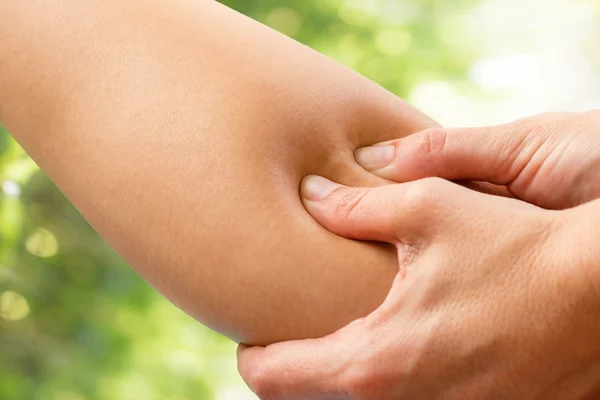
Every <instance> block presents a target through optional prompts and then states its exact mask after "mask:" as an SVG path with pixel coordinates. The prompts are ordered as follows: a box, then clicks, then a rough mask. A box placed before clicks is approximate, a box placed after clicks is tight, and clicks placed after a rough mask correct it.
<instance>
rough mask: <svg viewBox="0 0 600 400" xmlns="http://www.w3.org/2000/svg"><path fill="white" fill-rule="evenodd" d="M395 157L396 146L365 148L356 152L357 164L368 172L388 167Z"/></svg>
mask: <svg viewBox="0 0 600 400" xmlns="http://www.w3.org/2000/svg"><path fill="white" fill-rule="evenodd" d="M395 156H396V146H394V145H387V146H369V147H363V148H361V149H357V150H356V151H355V152H354V158H355V159H356V162H357V163H358V164H359V165H360V166H361V167H363V168H364V169H366V170H367V171H373V170H376V169H381V168H383V167H387V166H388V165H390V163H391V162H392V160H394V157H395Z"/></svg>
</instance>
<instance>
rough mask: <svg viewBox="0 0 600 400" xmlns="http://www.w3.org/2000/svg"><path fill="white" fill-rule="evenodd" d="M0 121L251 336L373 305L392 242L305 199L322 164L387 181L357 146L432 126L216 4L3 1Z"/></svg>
mask: <svg viewBox="0 0 600 400" xmlns="http://www.w3.org/2000/svg"><path fill="white" fill-rule="evenodd" d="M0 14H1V15H3V18H2V21H0V93H1V94H2V102H1V104H0V119H1V120H2V122H3V123H5V124H6V126H7V127H8V128H9V130H10V131H11V132H12V133H13V134H14V135H15V137H16V138H17V140H18V141H19V142H20V143H21V144H22V145H23V146H24V147H25V149H26V150H27V151H28V152H29V153H30V154H31V155H32V157H33V158H34V159H35V160H36V162H38V164H39V165H40V166H41V167H42V168H43V169H44V170H45V171H46V172H47V173H48V175H49V176H50V177H51V178H52V179H53V180H54V181H55V182H56V183H57V185H58V186H59V187H60V188H61V190H63V192H64V193H65V194H66V195H67V196H68V197H69V199H70V200H72V201H73V203H74V204H75V205H76V206H77V207H78V208H79V210H80V211H81V212H82V214H83V215H84V217H86V219H88V220H89V221H90V222H91V223H92V225H93V226H94V227H95V228H96V229H97V230H98V231H99V232H100V234H102V235H103V237H105V238H106V239H107V240H108V242H109V243H110V244H111V245H112V246H113V247H115V248H116V249H117V250H118V251H119V252H120V253H121V254H122V255H123V256H124V258H125V259H126V260H127V261H128V262H129V263H131V264H132V266H134V267H135V268H136V269H137V270H138V271H140V273H141V274H142V275H143V276H144V277H145V278H146V279H147V280H148V281H149V282H151V283H152V284H153V285H154V286H155V287H157V288H158V289H159V290H160V291H161V292H163V293H164V294H165V295H166V296H167V297H169V298H170V299H171V300H173V301H174V302H175V303H176V304H178V305H179V306H181V307H182V308H183V309H185V310H186V311H188V312H189V313H191V314H192V315H193V316H195V317H196V318H198V319H199V320H201V321H203V322H205V323H206V324H208V325H209V326H211V327H214V328H215V329H218V330H219V331H221V332H224V333H226V334H228V335H229V336H231V337H233V338H235V339H238V340H243V341H249V342H253V343H268V342H272V341H276V340H281V339H288V338H293V337H306V336H316V335H321V334H324V333H327V332H331V331H332V330H335V329H337V328H338V327H340V326H341V325H343V324H344V323H346V322H348V321H349V320H351V319H353V318H356V317H358V316H361V315H364V314H365V313H366V312H368V311H370V310H372V309H373V308H374V307H375V306H376V305H377V304H378V303H379V302H380V301H381V300H382V299H383V297H384V296H385V293H386V291H387V289H388V288H389V284H390V283H391V279H392V277H393V275H394V273H395V268H396V265H395V261H394V254H393V252H390V251H388V250H385V249H383V248H380V247H377V246H374V245H370V244H360V243H356V242H352V241H348V240H345V239H341V238H338V237H336V236H334V235H332V234H330V233H329V232H326V231H325V230H324V229H323V228H321V227H320V226H319V225H318V224H316V223H315V222H314V221H313V220H312V219H311V218H310V217H309V216H308V215H307V214H306V213H305V211H304V209H303V208H302V205H301V203H300V201H299V199H298V193H297V192H298V184H299V182H300V180H301V178H302V177H303V176H304V175H306V174H308V173H320V174H322V175H326V176H330V177H331V178H333V179H337V180H338V181H342V182H344V183H347V184H364V185H376V184H382V183H384V181H382V180H380V179H378V178H375V177H373V176H371V175H370V174H368V173H366V172H365V171H363V170H362V169H361V168H360V167H358V166H357V165H356V164H355V163H354V160H353V157H352V151H353V150H354V149H355V148H356V147H357V146H361V145H365V144H370V143H374V142H377V141H381V140H386V139H390V138H392V137H397V136H401V135H406V134H408V133H410V132H414V131H417V130H420V129H423V128H427V127H429V126H432V125H434V123H433V122H432V121H431V120H429V119H428V118H426V117H424V116H423V115H422V114H420V113H418V112H416V111H415V110H413V109H411V108H410V107H408V106H407V105H406V104H405V103H403V102H402V101H401V100H399V99H398V98H396V97H395V96H393V95H391V94H390V93H388V92H386V91H384V90H383V89H381V88H379V87H378V86H377V85H375V84H373V83H372V82H369V81H368V80H366V79H364V78H362V77H360V76H359V75H357V74H355V73H354V72H352V71H350V70H348V69H346V68H344V67H342V66H340V65H338V64H336V63H334V62H332V61H330V60H328V59H326V58H325V57H323V56H321V55H319V54H317V53H315V52H313V51H312V50H310V49H308V48H306V47H304V46H302V45H300V44H298V43H295V42H293V41H291V40H290V39H288V38H285V37H283V36H282V35H279V34H277V33H276V32H273V31H272V30H270V29H268V28H266V27H264V26H261V25H260V24H258V23H256V22H254V21H251V20H249V19H247V18H245V17H242V16H241V15H239V14H237V13H235V12H233V11H231V10H229V9H227V8H225V7H223V6H222V5H219V4H218V3H216V2H213V1H198V0H173V1H163V0H150V1H142V0H128V1H120V0H119V1H117V0H108V1H107V0H104V1H100V0H84V1H78V2H75V1H67V0H63V1H54V2H47V1H41V0H29V1H14V2H3V3H2V4H0Z"/></svg>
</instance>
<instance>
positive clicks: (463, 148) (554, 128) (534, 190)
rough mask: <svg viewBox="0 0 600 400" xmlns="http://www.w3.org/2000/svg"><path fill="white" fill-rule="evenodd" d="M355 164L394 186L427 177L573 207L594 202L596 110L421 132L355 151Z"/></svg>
mask: <svg viewBox="0 0 600 400" xmlns="http://www.w3.org/2000/svg"><path fill="white" fill-rule="evenodd" d="M356 159H357V161H358V162H359V163H360V164H362V165H363V166H364V167H365V168H366V169H368V170H371V171H372V172H373V173H374V174H377V175H379V176H381V177H384V178H386V179H389V180H391V181H395V182H407V181H413V180H417V179H422V178H426V177H433V176H436V177H440V178H445V179H449V180H463V179H464V180H476V181H486V182H489V183H493V184H497V185H506V186H507V188H508V190H509V191H510V192H511V193H512V194H513V195H514V196H515V197H517V198H519V199H522V200H525V201H527V202H530V203H533V204H536V205H539V206H541V207H545V208H554V209H562V208H568V207H574V206H576V205H579V204H582V203H585V202H588V201H590V200H593V199H597V198H599V197H600V110H597V111H589V112H585V113H557V114H544V115H540V116H536V117H530V118H525V119H521V120H518V121H516V122H513V123H510V124H506V125H500V126H492V127H486V128H459V129H444V128H434V129H428V130H425V131H422V132H420V133H417V134H414V135H411V136H408V137H406V138H403V139H399V140H395V141H391V142H385V143H381V144H378V145H375V146H371V147H366V148H363V149H359V150H357V152H356Z"/></svg>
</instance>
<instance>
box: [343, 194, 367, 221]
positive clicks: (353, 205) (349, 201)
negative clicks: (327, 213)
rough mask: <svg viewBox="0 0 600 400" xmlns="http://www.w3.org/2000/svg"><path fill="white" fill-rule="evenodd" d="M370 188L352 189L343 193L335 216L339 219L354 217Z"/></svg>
mask: <svg viewBox="0 0 600 400" xmlns="http://www.w3.org/2000/svg"><path fill="white" fill-rule="evenodd" d="M368 193H369V191H368V189H360V188H359V189H352V190H349V191H347V192H345V193H343V194H342V195H341V197H340V198H339V199H338V201H337V204H336V207H335V217H336V219H339V220H348V219H350V218H352V217H353V215H354V214H355V213H356V210H357V209H358V207H359V205H360V204H361V203H362V202H363V200H364V199H365V197H366V196H367V194H368Z"/></svg>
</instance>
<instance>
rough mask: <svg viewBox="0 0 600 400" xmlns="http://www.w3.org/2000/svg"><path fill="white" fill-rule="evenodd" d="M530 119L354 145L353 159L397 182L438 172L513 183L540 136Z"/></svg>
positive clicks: (429, 131)
mask: <svg viewBox="0 0 600 400" xmlns="http://www.w3.org/2000/svg"><path fill="white" fill-rule="evenodd" d="M533 127H535V125H533V124H532V123H531V122H530V120H522V121H517V122H514V123H512V124H507V125H499V126H491V127H484V128H456V129H444V128H433V129H427V130H425V131H422V132H419V133H416V134H414V135H410V136H407V137H405V138H403V139H399V140H395V141H392V142H386V143H382V144H378V145H375V146H371V147H365V148H362V149H358V150H357V151H356V153H355V158H356V161H357V162H358V163H359V164H360V165H362V166H363V167H364V168H366V169H368V170H370V171H372V172H373V173H374V174H376V175H378V176H380V177H382V178H385V179H388V180H392V181H395V182H407V181H412V180H416V179H422V178H426V177H433V176H437V177H440V178H444V179H449V180H467V179H468V180H476V181H487V182H490V183H494V184H498V185H508V184H510V183H511V182H513V181H514V180H515V179H516V178H517V177H518V176H519V174H520V172H521V171H522V170H523V169H524V168H525V166H526V165H527V163H528V162H529V161H530V160H531V158H532V157H533V155H534V154H535V151H536V150H537V147H536V146H539V144H540V140H539V139H540V138H534V137H533V136H534V135H533V134H532V131H533V130H534V128H533Z"/></svg>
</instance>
